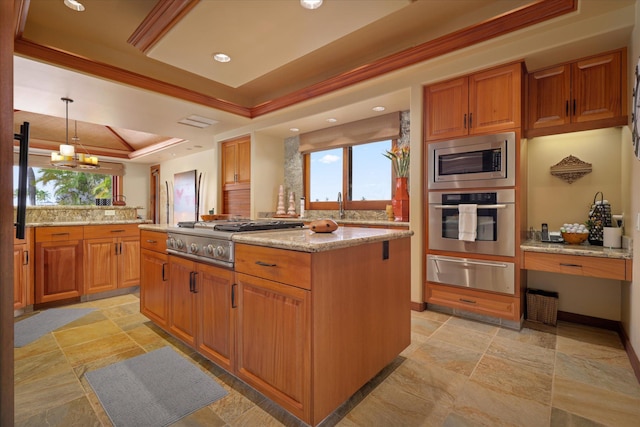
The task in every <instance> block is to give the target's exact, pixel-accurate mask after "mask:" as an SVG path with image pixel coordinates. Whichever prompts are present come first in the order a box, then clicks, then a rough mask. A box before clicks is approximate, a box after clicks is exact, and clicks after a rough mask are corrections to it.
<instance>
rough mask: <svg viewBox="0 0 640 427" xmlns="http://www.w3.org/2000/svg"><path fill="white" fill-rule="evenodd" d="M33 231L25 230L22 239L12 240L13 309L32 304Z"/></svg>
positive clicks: (30, 229)
mask: <svg viewBox="0 0 640 427" xmlns="http://www.w3.org/2000/svg"><path fill="white" fill-rule="evenodd" d="M32 240H33V229H32V228H27V229H25V235H24V239H17V238H15V237H14V239H13V309H14V310H18V309H21V308H24V307H26V306H27V305H31V304H33V251H32V249H31V244H32Z"/></svg>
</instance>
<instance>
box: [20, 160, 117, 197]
mask: <svg viewBox="0 0 640 427" xmlns="http://www.w3.org/2000/svg"><path fill="white" fill-rule="evenodd" d="M27 185H28V187H27V188H28V189H27V206H45V205H95V204H96V203H95V199H103V198H106V199H111V198H112V194H113V190H112V187H113V177H112V176H110V175H104V174H93V173H88V172H77V171H73V170H58V169H47V168H40V167H30V168H29V170H28V172H27ZM13 190H14V191H13V195H14V196H13V204H14V206H16V205H17V203H18V199H17V196H18V166H14V167H13Z"/></svg>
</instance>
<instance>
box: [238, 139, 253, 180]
mask: <svg viewBox="0 0 640 427" xmlns="http://www.w3.org/2000/svg"><path fill="white" fill-rule="evenodd" d="M236 174H237V181H236V182H237V183H238V184H248V183H250V182H251V139H250V138H249V137H247V138H245V139H243V140H240V141H238V142H237V149H236Z"/></svg>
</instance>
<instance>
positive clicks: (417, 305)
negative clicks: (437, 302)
mask: <svg viewBox="0 0 640 427" xmlns="http://www.w3.org/2000/svg"><path fill="white" fill-rule="evenodd" d="M426 309H427V303H426V302H415V301H411V311H425V310H426Z"/></svg>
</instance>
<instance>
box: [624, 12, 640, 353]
mask: <svg viewBox="0 0 640 427" xmlns="http://www.w3.org/2000/svg"><path fill="white" fill-rule="evenodd" d="M635 21H636V26H635V27H634V30H633V33H632V36H631V40H630V42H629V61H628V70H627V72H628V76H629V84H628V88H629V90H631V88H633V84H634V82H635V67H636V64H637V63H638V57H640V28H638V23H639V22H640V1H636V9H635ZM631 103H632V101H631V99H629V103H628V105H629V106H631ZM631 111H632V110H630V114H631ZM630 141H631V137H630V133H629V131H628V130H626V131H625V132H624V133H623V143H624V144H625V146H626V147H627V148H626V150H625V151H626V153H627V154H626V156H628V157H627V159H628V158H630V157H632V156H630V155H629V148H628V147H630V144H631V142H630ZM626 156H625V157H626ZM630 162H631V166H630V169H631V173H630V175H631V177H630V183H629V192H628V193H627V196H628V198H629V200H630V206H629V211H630V216H631V221H629V222H628V225H629V226H628V227H627V233H630V235H631V236H632V237H633V252H634V253H635V254H640V231H639V230H637V228H636V227H635V217H636V215H637V214H638V213H640V161H638V160H636V159H635V158H631V160H630ZM624 163H625V164H626V163H627V162H624ZM633 272H634V273H633V281H632V282H631V283H625V284H623V286H622V297H621V298H622V309H621V311H622V315H621V317H622V318H621V321H622V325H623V327H624V329H625V331H626V333H627V336H628V337H629V340H630V341H631V346H632V347H633V349H634V351H635V353H636V354H637V355H640V289H638V287H639V286H640V257H638V256H635V257H634V258H633Z"/></svg>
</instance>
